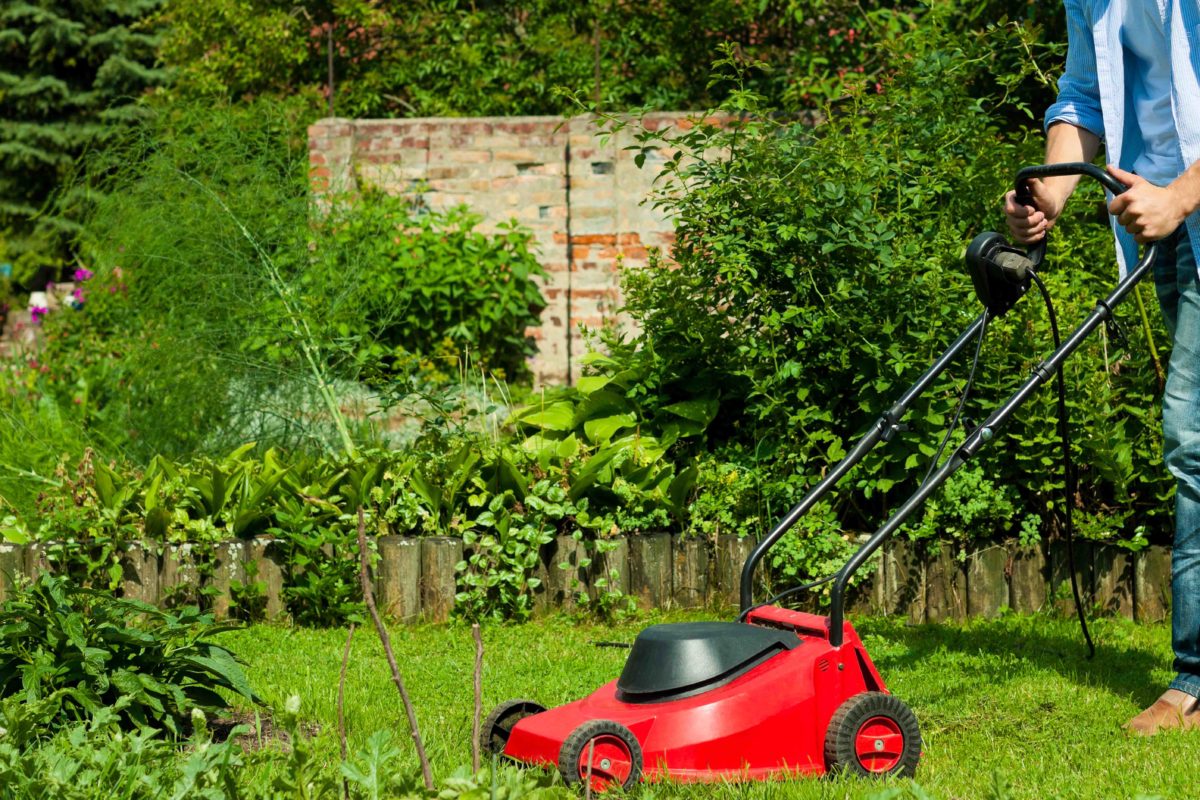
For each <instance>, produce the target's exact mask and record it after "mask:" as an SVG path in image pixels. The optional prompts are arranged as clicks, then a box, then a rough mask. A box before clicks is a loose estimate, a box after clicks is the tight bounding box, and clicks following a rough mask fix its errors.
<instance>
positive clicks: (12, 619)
mask: <svg viewBox="0 0 1200 800" xmlns="http://www.w3.org/2000/svg"><path fill="white" fill-rule="evenodd" d="M229 627H230V626H229V625H217V624H216V623H214V621H213V618H212V617H211V616H207V615H204V614H201V613H199V611H197V610H196V609H194V608H192V609H183V610H181V611H179V612H177V613H169V612H166V611H161V610H159V609H156V608H154V607H152V606H149V605H146V604H145V603H141V602H137V601H133V600H118V599H115V598H113V597H112V596H111V595H108V594H106V593H102V592H94V591H90V590H87V589H82V588H79V587H77V586H72V585H71V584H70V582H69V581H68V580H66V579H64V578H61V577H55V576H53V575H50V574H48V573H43V574H42V575H40V576H39V577H38V579H37V581H35V582H34V583H33V584H32V585H31V586H29V587H28V588H24V589H20V590H18V591H17V593H16V594H15V596H13V597H12V598H10V599H8V600H6V601H5V603H4V605H3V608H2V609H0V700H7V699H9V698H19V699H20V700H21V701H22V702H24V703H31V704H35V706H34V707H35V708H36V709H37V711H38V714H39V717H40V718H39V719H38V723H39V725H40V727H41V731H42V732H43V733H44V734H46V733H51V732H53V731H55V730H58V729H60V728H62V727H64V726H65V725H66V724H67V723H68V722H70V721H73V720H75V721H78V720H87V719H90V718H92V717H95V716H97V715H101V714H105V715H111V716H114V717H115V718H116V720H117V721H119V722H120V724H121V725H122V726H123V727H125V728H135V729H138V730H142V731H156V730H165V731H167V732H169V733H170V734H171V735H172V736H174V737H178V736H181V735H183V734H184V733H185V732H186V731H187V729H188V727H189V726H190V724H191V717H192V713H193V711H197V710H198V711H201V712H206V713H209V714H212V713H216V712H219V711H223V710H225V709H226V708H228V701H227V700H226V698H225V697H223V696H222V695H221V694H220V692H219V691H218V690H224V691H227V692H229V693H231V694H232V695H237V696H240V697H241V698H243V699H245V700H247V701H250V702H254V701H256V700H257V697H256V696H255V694H254V691H253V689H251V688H250V684H249V683H248V682H247V680H246V676H245V674H244V673H243V671H242V668H241V665H240V664H239V663H238V661H237V659H236V658H235V657H234V655H233V654H232V653H230V652H229V651H228V650H227V649H225V648H224V647H222V646H221V645H218V644H216V643H215V642H214V641H213V637H215V636H216V635H217V634H219V633H220V632H221V631H223V630H228V629H229Z"/></svg>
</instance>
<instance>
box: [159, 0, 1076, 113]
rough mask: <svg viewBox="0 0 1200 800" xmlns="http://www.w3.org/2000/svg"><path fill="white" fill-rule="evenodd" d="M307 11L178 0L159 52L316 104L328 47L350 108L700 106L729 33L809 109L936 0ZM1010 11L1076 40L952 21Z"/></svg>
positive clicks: (790, 101) (213, 79)
mask: <svg viewBox="0 0 1200 800" xmlns="http://www.w3.org/2000/svg"><path fill="white" fill-rule="evenodd" d="M304 11H305V13H304V14H302V15H300V14H295V13H291V12H290V11H288V10H286V9H283V8H279V7H278V6H276V5H274V4H272V3H269V2H264V0H218V1H217V2H207V3H204V2H198V0H181V1H180V2H173V3H171V4H170V5H169V6H168V7H166V8H165V9H164V13H163V17H162V18H163V21H164V22H165V24H166V30H167V38H166V41H165V42H164V46H163V48H162V54H163V58H164V61H165V62H166V63H167V64H170V65H172V66H174V67H176V68H177V70H178V79H177V82H176V85H175V86H174V88H173V92H174V93H175V95H176V96H184V97H213V96H215V97H218V98H239V97H243V96H256V95H259V94H261V93H264V92H268V93H270V92H277V93H290V92H297V93H302V94H304V95H306V96H307V97H310V98H312V102H313V107H314V111H316V110H317V108H318V106H324V107H326V108H327V107H328V104H329V101H330V98H329V97H328V89H329V87H328V71H329V62H328V59H329V57H330V55H332V57H333V59H334V70H335V73H336V77H335V81H334V82H335V87H336V96H335V97H334V98H332V105H333V106H334V110H335V112H336V114H337V115H340V116H354V117H372V116H374V117H390V116H398V115H400V116H455V115H477V116H492V115H511V114H554V113H561V112H563V111H565V110H567V109H569V108H570V107H571V102H572V101H571V100H570V99H569V98H570V96H571V95H577V96H579V97H585V98H588V99H589V103H591V102H594V103H595V104H596V105H597V106H599V107H601V108H604V109H607V110H613V109H616V110H628V109H631V108H638V107H642V106H650V107H654V108H660V109H664V108H671V109H687V108H705V107H709V106H711V105H712V104H714V103H719V102H721V101H723V100H725V99H727V98H728V96H729V94H728V91H729V87H728V86H725V85H721V84H714V83H712V82H711V81H710V80H709V77H710V76H709V71H708V66H709V63H710V62H711V60H712V55H713V52H714V50H715V48H716V47H717V46H718V45H720V44H722V43H724V42H734V43H736V44H737V46H738V48H739V50H740V51H741V52H743V53H745V54H746V55H747V57H749V58H754V59H761V60H763V61H765V62H769V63H770V64H771V66H772V69H771V70H770V71H769V72H763V73H760V74H758V75H755V76H754V77H753V79H752V80H753V84H752V88H754V89H755V91H758V92H760V93H761V94H763V95H764V96H766V97H768V98H770V102H771V105H772V106H773V107H776V108H784V109H788V110H794V109H797V108H813V107H819V106H820V105H821V104H822V103H824V102H827V101H830V100H835V99H838V98H841V97H843V96H844V95H845V94H846V92H847V83H848V82H853V81H854V80H856V79H858V78H859V77H860V76H861V77H864V78H866V79H869V80H870V82H872V83H873V82H875V81H878V80H881V79H882V77H883V76H884V75H885V74H886V73H887V71H888V70H889V68H890V66H891V63H892V62H891V61H890V60H889V59H888V58H887V54H886V53H885V52H883V51H881V50H880V49H879V47H878V45H879V44H880V43H885V42H895V41H897V40H902V38H903V37H904V36H905V35H907V34H908V33H909V32H910V31H911V30H913V29H915V28H917V27H920V26H921V25H923V24H925V23H924V19H923V18H924V16H925V15H926V14H927V4H923V3H917V2H904V3H894V2H887V1H886V0H870V1H869V2H849V1H848V0H834V1H833V2H829V1H828V0H783V2H772V3H742V2H736V0H709V2H704V3H693V2H687V1H686V0H665V1H664V2H656V3H613V2H589V3H579V2H571V1H570V0H504V1H503V2H496V3H487V4H480V3H474V2H468V0H450V1H449V2H446V1H445V0H420V1H419V2H414V3H409V4H407V5H406V6H405V7H404V10H403V13H399V12H397V11H394V10H392V9H390V8H387V7H386V6H380V5H379V4H371V3H367V4H344V3H329V2H322V3H308V4H306V5H305V7H304ZM1010 19H1011V20H1014V21H1015V24H1019V25H1021V26H1024V27H1025V28H1026V29H1027V30H1028V33H1029V39H1030V40H1031V41H1033V42H1038V41H1063V40H1064V39H1065V28H1064V22H1063V19H1062V13H1061V9H1060V8H1059V7H1057V6H1054V5H1053V4H1046V3H1038V2H1034V0H1025V2H1022V3H1012V2H998V0H975V2H970V3H959V4H956V5H955V15H954V17H953V20H952V24H953V25H954V26H955V29H956V30H957V31H959V32H967V31H972V30H975V29H978V28H982V27H984V26H986V25H989V24H996V25H1003V24H1005V23H1007V22H1008V20H1010ZM1043 28H1046V29H1047V34H1045V35H1043V34H1042V29H1043ZM234 42H236V43H237V46H236V47H234V46H232V43H234ZM331 49H332V53H330V50H331ZM1015 52H1016V53H1020V52H1023V51H1021V50H1018V51H1015ZM994 57H995V58H997V59H1001V60H1004V61H1005V62H1006V64H1009V65H1011V64H1013V62H1014V61H1019V56H1015V57H1014V56H1013V55H1012V54H1010V53H1008V52H1004V51H999V52H997V53H996V54H994ZM1041 88H1042V92H1043V95H1044V92H1045V87H1041ZM563 90H565V91H563ZM1021 91H1022V92H1024V89H1022V90H1021ZM320 94H325V97H324V98H323V99H324V102H322V101H321V100H320V99H319V95H320ZM1038 105H1041V106H1043V107H1044V103H1038ZM321 110H322V111H324V109H323V108H322V109H321Z"/></svg>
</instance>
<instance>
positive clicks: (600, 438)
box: [583, 414, 637, 445]
mask: <svg viewBox="0 0 1200 800" xmlns="http://www.w3.org/2000/svg"><path fill="white" fill-rule="evenodd" d="M636 423H637V419H636V418H635V417H634V416H633V414H614V415H613V416H610V417H601V418H599V419H590V420H588V421H587V422H585V423H583V432H584V434H586V435H587V437H588V439H589V440H590V441H591V442H592V444H597V445H603V444H607V443H608V441H609V440H610V439H612V437H613V435H614V434H615V433H616V432H617V431H619V430H622V429H623V428H629V427H632V426H633V425H635V424H636Z"/></svg>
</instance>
